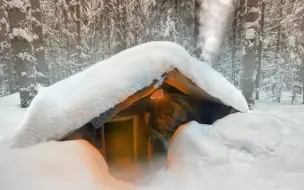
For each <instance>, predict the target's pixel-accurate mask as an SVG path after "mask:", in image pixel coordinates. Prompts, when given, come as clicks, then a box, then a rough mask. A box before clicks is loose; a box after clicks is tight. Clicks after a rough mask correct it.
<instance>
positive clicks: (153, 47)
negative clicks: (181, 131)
mask: <svg viewBox="0 0 304 190" xmlns="http://www.w3.org/2000/svg"><path fill="white" fill-rule="evenodd" d="M174 69H177V70H178V71H179V72H180V73H181V74H182V75H184V76H186V77H187V78H188V79H190V80H191V81H192V82H193V83H194V84H195V85H196V86H198V87H199V88H201V89H203V90H204V91H205V92H207V93H208V94H209V95H211V96H213V97H215V98H217V99H219V100H220V101H221V102H223V103H224V104H226V105H229V106H231V107H233V108H235V109H236V110H239V111H241V112H248V106H247V103H246V101H245V99H244V97H243V95H242V94H241V92H240V91H239V90H237V89H236V88H235V87H234V86H233V85H232V84H231V83H229V82H228V81H227V80H226V79H225V78H224V77H223V76H222V75H220V74H219V73H218V72H216V71H215V70H214V69H212V68H211V67H210V66H209V65H208V64H205V63H203V62H201V61H199V60H197V59H196V58H194V57H192V56H191V55H190V54H189V53H188V52H187V51H186V50H185V49H184V48H183V47H181V46H180V45H178V44H176V43H173V42H149V43H145V44H142V45H139V46H136V47H133V48H130V49H127V50H125V51H123V52H121V53H119V54H117V55H115V56H113V57H111V58H109V59H107V60H104V61H101V62H99V63H97V64H95V65H93V66H91V67H89V68H88V69H86V70H84V71H82V72H80V73H78V74H76V75H73V76H71V77H69V78H67V79H65V80H62V81H60V82H58V83H56V84H54V85H52V86H50V87H47V88H44V89H42V90H40V91H39V93H38V94H37V96H36V97H35V98H34V100H33V101H32V104H31V105H30V107H29V108H28V111H27V113H26V115H25V118H24V120H23V121H22V123H21V124H20V126H19V127H18V129H17V131H16V135H15V136H14V143H13V146H14V147H22V146H29V145H32V144H35V143H38V142H42V141H47V140H57V139H59V138H61V137H62V136H64V135H65V134H67V133H69V132H71V131H74V130H76V129H78V128H80V127H82V126H83V125H84V124H85V123H87V122H89V121H90V120H92V119H93V118H95V117H97V116H99V115H100V114H101V113H104V112H106V111H107V110H109V109H110V108H113V107H114V106H115V105H117V104H119V103H120V102H122V101H124V100H126V99H127V98H128V97H129V96H131V95H133V94H134V93H136V92H137V91H139V90H141V89H143V88H144V87H147V86H149V85H151V84H152V83H153V81H155V79H156V80H158V81H160V82H162V81H163V77H162V76H163V74H164V73H168V72H170V71H173V70H174Z"/></svg>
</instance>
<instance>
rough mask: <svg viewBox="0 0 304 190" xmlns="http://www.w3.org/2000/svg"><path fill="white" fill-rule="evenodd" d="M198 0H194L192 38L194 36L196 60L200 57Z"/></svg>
mask: <svg viewBox="0 0 304 190" xmlns="http://www.w3.org/2000/svg"><path fill="white" fill-rule="evenodd" d="M200 2H201V1H200V0H195V2H194V3H195V5H194V8H195V17H194V36H195V41H196V44H195V45H196V48H195V56H196V57H197V58H199V57H200V54H201V48H200V45H199V30H200V29H199V28H200V20H199V15H200V11H201V6H200Z"/></svg>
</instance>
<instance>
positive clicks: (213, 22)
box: [199, 0, 233, 64]
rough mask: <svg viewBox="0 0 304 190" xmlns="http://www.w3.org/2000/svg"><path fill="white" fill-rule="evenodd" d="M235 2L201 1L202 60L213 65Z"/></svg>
mask: <svg viewBox="0 0 304 190" xmlns="http://www.w3.org/2000/svg"><path fill="white" fill-rule="evenodd" d="M232 10H233V0H201V11H200V34H199V41H200V42H199V47H200V48H201V50H202V52H201V55H200V58H201V59H202V60H204V61H205V62H207V63H209V64H212V59H213V58H214V56H215V55H216V54H217V53H218V51H219V48H220V46H221V42H222V38H223V34H224V32H225V27H226V23H227V20H228V18H229V14H230V13H231V11H232Z"/></svg>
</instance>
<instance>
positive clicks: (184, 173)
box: [0, 102, 304, 190]
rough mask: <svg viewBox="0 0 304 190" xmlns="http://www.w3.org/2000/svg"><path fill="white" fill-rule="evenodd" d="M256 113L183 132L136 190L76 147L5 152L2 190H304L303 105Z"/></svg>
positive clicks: (84, 147) (260, 107)
mask: <svg viewBox="0 0 304 190" xmlns="http://www.w3.org/2000/svg"><path fill="white" fill-rule="evenodd" d="M256 106H257V107H256V110H254V111H253V113H251V114H248V113H237V114H233V115H230V116H228V117H225V118H223V119H221V120H219V121H217V122H216V123H214V125H213V126H209V125H201V124H198V123H197V122H190V123H188V124H186V125H184V126H182V127H180V128H179V130H178V131H177V132H176V134H175V136H174V138H173V140H172V141H171V143H170V146H169V153H168V157H167V163H168V164H167V167H166V168H164V169H162V170H160V171H159V172H157V173H156V174H155V175H152V176H151V178H149V179H145V182H144V183H141V185H136V186H135V187H134V186H132V185H130V184H129V183H125V182H122V181H116V180H115V179H113V178H112V177H111V176H110V175H109V174H108V172H107V170H108V169H107V166H106V163H105V162H104V159H103V158H102V156H101V155H99V153H98V152H97V150H95V149H94V148H92V147H91V146H89V145H88V144H87V143H84V142H83V141H72V142H47V143H42V144H38V145H35V146H31V147H27V148H23V149H8V150H4V149H2V150H1V149H0V155H1V156H0V189H7V190H19V189H22V190H29V189H30V190H36V189H39V190H48V189H59V190H60V189H76V190H77V189H87V190H94V189H106V190H107V189H139V190H171V189H172V190H173V189H174V190H175V189H180V190H184V189H185V190H187V189H193V190H196V189H197V190H199V189H203V190H244V189H246V190H302V189H303V187H304V164H303V159H304V125H303V124H304V106H303V105H302V106H291V105H279V104H273V103H267V102H258V103H257V105H256ZM16 181H18V183H16ZM84 187H85V188H84Z"/></svg>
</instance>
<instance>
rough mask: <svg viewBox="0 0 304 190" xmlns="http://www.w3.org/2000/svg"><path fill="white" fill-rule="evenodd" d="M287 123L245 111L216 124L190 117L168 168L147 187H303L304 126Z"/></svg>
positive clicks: (279, 189) (276, 189)
mask: <svg viewBox="0 0 304 190" xmlns="http://www.w3.org/2000/svg"><path fill="white" fill-rule="evenodd" d="M302 114H303V113H302ZM287 123H288V121H286V120H285V119H282V118H281V119H280V120H278V119H277V118H275V117H269V116H267V115H262V114H243V113H237V114H232V115H229V116H227V117H225V118H223V119H221V120H219V121H218V122H216V123H214V124H213V125H212V126H211V125H201V124H198V123H197V122H190V123H188V124H186V125H184V126H182V127H180V128H179V129H178V131H177V132H176V134H175V137H174V138H173V140H172V142H171V145H170V146H169V152H168V158H167V159H168V166H167V169H165V170H163V171H161V172H160V173H158V174H157V176H154V178H151V181H149V182H148V183H147V185H146V187H145V188H147V189H159V190H162V189H163V190H165V189H166V190H168V189H169V190H170V189H172V190H173V189H206V190H224V189H225V190H244V189H246V190H301V189H303V187H304V164H303V159H304V130H303V126H302V127H301V128H297V127H295V126H293V125H288V124H287ZM302 124H303V123H302ZM145 188H143V189H145Z"/></svg>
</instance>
